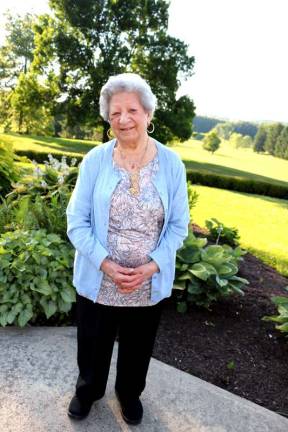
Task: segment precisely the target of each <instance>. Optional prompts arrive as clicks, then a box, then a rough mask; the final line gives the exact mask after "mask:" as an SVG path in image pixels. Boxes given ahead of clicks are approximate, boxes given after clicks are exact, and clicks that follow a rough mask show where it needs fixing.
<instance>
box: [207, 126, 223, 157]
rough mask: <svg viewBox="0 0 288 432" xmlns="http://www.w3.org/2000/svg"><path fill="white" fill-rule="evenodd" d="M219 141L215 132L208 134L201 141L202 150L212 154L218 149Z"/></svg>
mask: <svg viewBox="0 0 288 432" xmlns="http://www.w3.org/2000/svg"><path fill="white" fill-rule="evenodd" d="M220 143H221V140H220V138H219V137H218V135H217V133H216V132H215V131H213V130H212V131H211V132H209V133H208V134H207V135H206V136H205V138H204V140H203V148H204V149H205V150H208V151H210V152H211V153H212V154H213V153H214V152H215V151H216V150H218V148H219V147H220Z"/></svg>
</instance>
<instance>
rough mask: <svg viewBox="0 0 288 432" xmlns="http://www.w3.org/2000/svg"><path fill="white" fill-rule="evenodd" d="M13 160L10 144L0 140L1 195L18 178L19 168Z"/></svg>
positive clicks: (3, 194) (10, 187)
mask: <svg viewBox="0 0 288 432" xmlns="http://www.w3.org/2000/svg"><path fill="white" fill-rule="evenodd" d="M14 160H15V155H14V152H13V148H12V145H11V144H10V143H7V142H3V141H0V195H2V196H5V195H6V194H7V193H8V192H9V191H10V190H11V189H12V183H13V182H16V181H17V180H18V178H19V170H18V168H17V166H16V164H15V163H14Z"/></svg>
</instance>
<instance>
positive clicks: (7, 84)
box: [0, 13, 35, 89]
mask: <svg viewBox="0 0 288 432" xmlns="http://www.w3.org/2000/svg"><path fill="white" fill-rule="evenodd" d="M6 19H7V21H6V24H5V29H6V31H7V37H6V39H5V42H4V44H3V45H2V46H1V47H0V71H1V72H0V85H1V88H6V89H7V88H9V89H13V88H15V86H16V83H17V79H18V77H19V75H20V73H24V74H25V73H27V71H28V68H29V65H30V64H31V62H32V60H33V50H34V32H33V23H34V21H35V17H34V16H33V15H31V14H26V15H24V16H23V17H21V16H20V15H16V16H14V15H11V14H10V13H7V14H6Z"/></svg>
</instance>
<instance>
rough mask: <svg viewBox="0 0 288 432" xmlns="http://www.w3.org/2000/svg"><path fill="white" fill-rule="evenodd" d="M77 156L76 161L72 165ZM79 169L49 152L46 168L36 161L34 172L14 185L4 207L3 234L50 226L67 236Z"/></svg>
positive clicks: (0, 212)
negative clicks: (72, 193)
mask: <svg viewBox="0 0 288 432" xmlns="http://www.w3.org/2000/svg"><path fill="white" fill-rule="evenodd" d="M75 163H76V159H75V160H74V161H72V165H74V164H75ZM77 172H78V170H77V168H76V167H74V166H72V167H69V165H68V164H67V162H66V158H65V157H62V161H61V162H60V161H58V160H57V159H54V158H53V157H52V156H51V155H49V162H45V167H44V169H41V168H40V167H39V165H38V164H37V163H36V162H34V172H33V175H32V176H31V175H26V176H23V177H22V178H21V180H20V181H19V182H18V183H16V184H14V189H13V191H12V192H11V193H9V194H8V195H7V196H6V200H4V201H3V204H2V206H1V207H0V221H1V220H3V225H2V227H0V233H1V232H6V231H13V230H15V229H26V230H31V229H41V228H43V229H46V231H47V232H48V233H56V234H59V235H60V236H61V237H62V238H63V239H64V240H65V239H66V238H67V237H66V229H67V227H66V213H65V212H66V207H67V204H68V201H69V198H70V195H71V192H72V189H73V187H74V185H75V182H76V178H77Z"/></svg>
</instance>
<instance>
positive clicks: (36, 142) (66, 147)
mask: <svg viewBox="0 0 288 432" xmlns="http://www.w3.org/2000/svg"><path fill="white" fill-rule="evenodd" d="M0 139H1V140H2V141H5V142H10V143H12V144H13V147H14V150H15V151H16V152H17V150H27V151H28V150H32V151H35V152H47V155H48V154H49V153H51V152H53V153H59V154H66V155H74V156H79V155H83V154H85V153H87V152H88V151H89V150H91V149H92V148H93V147H95V145H98V144H99V142H98V141H87V140H79V139H66V138H54V137H42V136H41V137H39V136H33V135H29V136H28V135H26V136H25V135H19V134H16V133H9V134H0Z"/></svg>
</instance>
